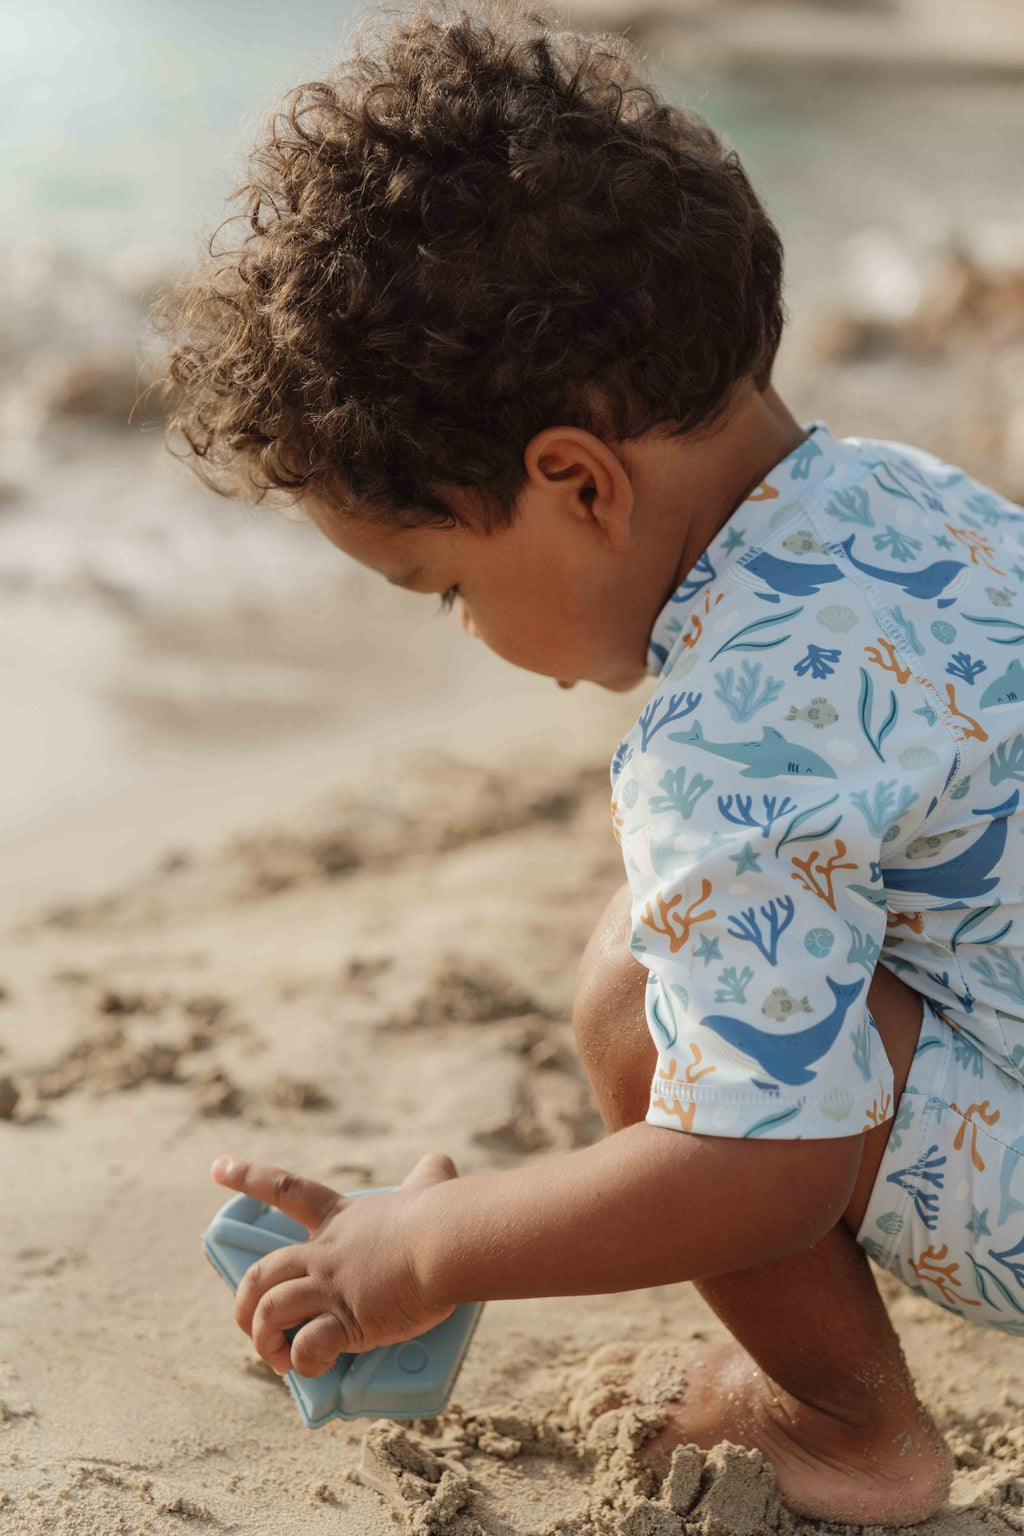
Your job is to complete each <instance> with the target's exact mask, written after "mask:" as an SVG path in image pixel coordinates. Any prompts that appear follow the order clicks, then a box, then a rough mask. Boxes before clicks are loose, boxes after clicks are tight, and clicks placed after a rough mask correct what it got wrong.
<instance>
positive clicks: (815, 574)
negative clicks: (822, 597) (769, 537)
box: [743, 552, 843, 597]
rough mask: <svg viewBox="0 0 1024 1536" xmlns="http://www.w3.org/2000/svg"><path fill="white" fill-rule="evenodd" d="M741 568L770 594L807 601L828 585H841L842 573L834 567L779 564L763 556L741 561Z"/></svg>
mask: <svg viewBox="0 0 1024 1536" xmlns="http://www.w3.org/2000/svg"><path fill="white" fill-rule="evenodd" d="M743 565H744V566H745V567H746V569H747V570H748V571H753V573H754V575H755V576H759V577H760V578H761V580H762V581H763V582H765V584H766V585H767V586H769V587H771V589H772V591H773V592H785V593H786V595H787V597H810V596H811V595H812V594H813V593H815V592H820V591H821V589H822V587H825V586H828V584H829V582H832V581H842V580H843V573H842V571H841V570H840V569H839V568H838V566H835V565H807V564H802V563H801V562H800V561H799V560H780V559H779V557H778V556H777V555H769V554H766V553H764V552H762V553H761V554H757V555H754V556H752V557H751V558H750V559H747V560H744V561H743Z"/></svg>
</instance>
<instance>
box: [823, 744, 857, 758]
mask: <svg viewBox="0 0 1024 1536" xmlns="http://www.w3.org/2000/svg"><path fill="white" fill-rule="evenodd" d="M825 751H826V752H828V753H829V754H830V756H832V757H834V758H835V760H836V762H837V763H852V762H853V760H854V758H855V757H856V756H857V747H856V743H855V742H852V741H830V742H829V743H828V745H827V746H826V748H825Z"/></svg>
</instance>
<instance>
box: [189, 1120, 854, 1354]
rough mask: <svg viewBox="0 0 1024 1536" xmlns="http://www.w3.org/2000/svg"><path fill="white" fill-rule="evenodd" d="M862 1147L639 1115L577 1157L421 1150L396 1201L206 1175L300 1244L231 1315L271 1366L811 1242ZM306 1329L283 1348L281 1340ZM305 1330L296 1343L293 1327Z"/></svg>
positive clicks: (240, 1174)
mask: <svg viewBox="0 0 1024 1536" xmlns="http://www.w3.org/2000/svg"><path fill="white" fill-rule="evenodd" d="M862 1147H863V1137H862V1136H853V1137H843V1138H836V1139H834V1140H828V1141H788V1142H787V1141H771V1142H768V1141H758V1142H757V1143H756V1145H755V1144H753V1143H751V1142H748V1141H743V1140H734V1139H731V1138H722V1137H708V1136H692V1135H686V1134H680V1133H679V1132H668V1131H665V1130H663V1129H660V1128H659V1127H656V1126H651V1125H648V1124H646V1123H640V1124H638V1125H632V1126H629V1127H628V1128H627V1129H625V1130H622V1131H618V1132H616V1133H615V1134H614V1135H612V1136H609V1137H607V1138H606V1139H605V1140H604V1141H601V1142H598V1143H597V1144H596V1145H595V1146H592V1147H587V1148H585V1149H584V1150H582V1151H579V1152H571V1153H569V1154H568V1155H566V1156H563V1157H559V1158H553V1159H550V1160H547V1161H544V1162H541V1163H537V1164H534V1165H533V1166H531V1167H527V1168H520V1169H516V1170H513V1171H511V1172H507V1173H491V1174H480V1175H475V1176H473V1177H470V1178H465V1179H457V1178H455V1177H454V1169H453V1168H452V1165H451V1164H450V1162H448V1160H447V1159H443V1158H437V1157H434V1158H426V1159H424V1160H423V1161H422V1162H421V1163H420V1164H419V1165H418V1166H417V1168H416V1170H414V1173H413V1174H412V1175H410V1178H409V1179H408V1180H407V1181H406V1183H405V1185H403V1186H402V1188H401V1189H400V1190H397V1191H395V1192H394V1193H393V1194H386V1195H372V1196H364V1197H362V1198H360V1199H358V1200H353V1201H350V1202H346V1201H345V1200H344V1198H343V1197H342V1196H340V1195H338V1194H336V1193H335V1191H333V1190H330V1189H327V1188H326V1186H324V1185H322V1184H316V1183H314V1182H313V1181H311V1180H305V1179H300V1178H296V1177H294V1176H292V1175H282V1171H281V1170H280V1169H272V1168H260V1167H256V1166H254V1165H251V1164H247V1163H242V1162H235V1163H233V1164H231V1165H230V1168H225V1167H223V1166H222V1165H221V1164H217V1165H215V1170H216V1171H215V1177H216V1178H217V1180H218V1182H219V1183H222V1184H226V1185H227V1186H228V1187H229V1188H231V1189H237V1190H242V1191H244V1192H245V1193H246V1194H250V1195H254V1196H255V1197H256V1198H257V1199H260V1200H265V1201H268V1202H269V1203H271V1204H273V1205H276V1206H278V1207H279V1208H280V1209H281V1210H283V1211H285V1212H286V1213H287V1214H288V1215H290V1216H293V1217H294V1218H295V1219H296V1220H298V1221H300V1222H302V1224H303V1225H304V1226H306V1227H307V1228H308V1229H309V1230H310V1233H311V1237H310V1241H308V1242H306V1243H301V1244H298V1245H296V1246H295V1247H293V1248H288V1249H282V1250H280V1252H279V1253H275V1254H272V1255H270V1256H269V1257H268V1258H266V1259H262V1260H260V1261H259V1263H258V1264H256V1265H254V1266H253V1268H252V1269H250V1270H249V1272H248V1274H247V1275H246V1277H245V1279H244V1280H243V1282H242V1284H241V1286H240V1287H239V1290H238V1296H237V1300H236V1309H235V1316H236V1318H237V1320H238V1323H239V1326H240V1327H242V1328H243V1329H244V1330H245V1331H246V1332H247V1333H251V1335H252V1338H253V1342H254V1344H255V1345H256V1348H257V1349H258V1351H259V1352H260V1354H261V1355H263V1357H264V1358H265V1359H266V1360H267V1361H268V1362H269V1363H270V1364H271V1365H272V1366H273V1367H274V1369H275V1370H278V1371H284V1370H287V1369H289V1368H291V1367H292V1366H294V1368H295V1369H297V1370H299V1371H301V1372H302V1374H303V1375H311V1376H315V1375H317V1374H319V1373H320V1372H322V1371H324V1370H327V1369H328V1368H329V1367H330V1366H331V1365H332V1364H333V1362H334V1360H335V1358H336V1357H337V1355H338V1354H339V1353H341V1352H342V1351H362V1350H366V1349H372V1348H373V1347H374V1346H376V1345H379V1344H388V1343H395V1342H397V1341H398V1340H399V1339H403V1338H411V1337H413V1336H414V1335H415V1334H417V1333H421V1332H423V1331H424V1330H425V1329H426V1328H428V1327H431V1326H432V1325H433V1324H434V1323H437V1322H439V1321H440V1320H441V1319H442V1318H443V1317H445V1316H447V1314H448V1313H449V1312H450V1311H451V1309H452V1307H453V1306H455V1305H456V1304H457V1303H459V1302H463V1301H489V1300H498V1299H499V1298H504V1297H525V1296H557V1295H583V1294H587V1293H592V1292H605V1291H620V1290H631V1289H636V1288H640V1287H645V1286H649V1285H664V1284H668V1283H670V1282H672V1281H678V1280H691V1279H695V1278H698V1277H701V1276H706V1275H715V1274H724V1273H727V1272H728V1271H730V1270H734V1269H746V1268H750V1267H752V1266H754V1265H758V1264H765V1263H771V1262H773V1261H774V1260H777V1259H781V1258H784V1257H786V1256H787V1255H789V1254H792V1253H796V1252H799V1251H801V1250H803V1249H806V1248H809V1247H810V1246H811V1245H812V1244H813V1243H815V1242H816V1241H817V1240H818V1239H819V1238H820V1237H822V1236H823V1235H824V1234H825V1233H826V1232H827V1231H829V1230H830V1228H831V1227H833V1226H834V1225H835V1224H836V1222H837V1221H838V1220H839V1218H840V1216H841V1215H842V1212H843V1210H844V1208H845V1206H846V1204H847V1201H848V1200H849V1197H850V1193H851V1190H852V1188H853V1184H854V1180H855V1178H856V1174H857V1169H858V1166H859V1162H860V1156H861V1151H862ZM309 1319H314V1320H315V1321H314V1322H313V1323H312V1324H311V1326H310V1328H309V1329H308V1330H303V1333H300V1334H299V1335H298V1336H297V1337H296V1339H295V1341H294V1343H293V1346H292V1348H291V1349H289V1346H288V1343H287V1340H286V1339H285V1337H284V1330H285V1329H286V1328H289V1329H290V1328H294V1327H296V1326H297V1325H299V1324H301V1323H305V1322H307V1320H309ZM304 1334H306V1336H305V1337H304V1336H303V1335H304Z"/></svg>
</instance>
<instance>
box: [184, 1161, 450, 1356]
mask: <svg viewBox="0 0 1024 1536" xmlns="http://www.w3.org/2000/svg"><path fill="white" fill-rule="evenodd" d="M211 1173H212V1175H213V1177H214V1179H215V1180H216V1182H217V1183H218V1184H224V1185H226V1186H227V1188H228V1189H236V1190H238V1191H240V1193H242V1194H246V1195H252V1196H253V1197H254V1199H256V1200H263V1201H265V1202H266V1203H267V1204H268V1205H274V1206H276V1207H277V1209H278V1210H279V1211H283V1212H284V1214H285V1215H286V1216H291V1217H292V1218H293V1219H294V1220H295V1221H298V1222H301V1223H302V1225H303V1226H304V1227H306V1228H307V1230H308V1231H309V1240H308V1242H304V1243H293V1244H291V1245H290V1246H289V1247H287V1248H281V1249H279V1250H278V1251H277V1252H276V1253H271V1254H268V1255H267V1257H266V1258H262V1259H259V1260H258V1261H257V1262H256V1263H255V1264H253V1265H252V1267H251V1268H250V1269H248V1270H247V1271H246V1273H245V1275H244V1276H243V1278H242V1283H241V1285H239V1287H238V1292H237V1294H236V1297H235V1321H236V1322H237V1323H238V1326H239V1327H240V1328H241V1329H242V1330H243V1332H245V1333H247V1334H249V1336H250V1338H251V1339H252V1342H253V1344H254V1345H255V1347H256V1349H257V1351H258V1353H259V1354H260V1355H262V1357H263V1359H264V1360H266V1362H267V1364H268V1365H270V1366H272V1367H273V1369H274V1370H275V1371H277V1372H278V1374H279V1375H284V1373H285V1371H288V1370H293V1369H294V1370H296V1371H298V1372H299V1374H300V1375H302V1376H322V1375H323V1373H324V1372H325V1371H329V1370H330V1368H331V1366H332V1365H333V1364H334V1362H335V1360H336V1359H337V1357H338V1355H339V1354H342V1353H343V1352H345V1353H351V1354H361V1353H363V1352H365V1351H366V1350H369V1349H375V1348H376V1347H377V1346H378V1345H380V1344H398V1343H400V1342H401V1341H402V1340H403V1339H411V1338H415V1336H416V1335H417V1334H419V1333H425V1332H426V1330H427V1329H428V1328H432V1327H433V1326H434V1324H435V1323H440V1322H443V1320H444V1319H445V1318H446V1317H448V1316H449V1315H450V1314H451V1312H452V1311H453V1310H454V1308H452V1307H451V1306H447V1307H444V1306H438V1305H437V1304H436V1303H434V1304H433V1305H432V1304H431V1302H430V1300H429V1298H427V1297H424V1296H423V1294H422V1292H421V1288H420V1285H419V1282H418V1279H417V1275H416V1271H415V1266H414V1263H413V1260H412V1255H411V1253H410V1247H411V1243H410V1231H411V1229H412V1226H413V1224H412V1223H410V1221H409V1215H410V1212H411V1209H412V1207H413V1206H414V1205H415V1203H416V1201H417V1199H418V1198H420V1197H421V1196H422V1194H423V1191H424V1190H425V1189H427V1188H429V1187H431V1186H432V1185H434V1184H440V1183H443V1182H444V1181H445V1180H446V1179H454V1178H455V1177H456V1176H457V1175H456V1171H455V1166H454V1164H453V1163H452V1161H451V1159H450V1158H448V1157H444V1156H442V1155H440V1154H438V1153H433V1154H431V1155H429V1156H427V1157H423V1158H421V1159H420V1161H419V1162H418V1163H417V1164H416V1167H415V1168H414V1169H413V1171H412V1173H410V1174H409V1177H408V1178H407V1179H406V1180H405V1182H404V1183H403V1185H402V1187H401V1189H397V1190H395V1191H394V1192H393V1193H391V1194H386V1195H364V1196H361V1197H360V1198H359V1199H358V1200H346V1199H345V1197H344V1195H339V1194H338V1193H337V1192H336V1191H335V1190H333V1189H328V1188H327V1186H326V1185H325V1184H317V1183H316V1182H315V1181H314V1180H313V1179H302V1178H299V1177H298V1176H297V1175H296V1174H292V1173H286V1172H285V1170H284V1169H283V1168H269V1167H263V1166H260V1165H258V1164H254V1163H245V1162H238V1161H235V1160H233V1159H231V1158H219V1159H218V1160H217V1162H215V1163H214V1165H213V1168H212V1169H211ZM296 1327H298V1329H299V1331H298V1333H297V1334H296V1335H295V1337H294V1339H293V1340H292V1343H291V1345H289V1343H288V1340H287V1339H286V1337H285V1333H284V1330H285V1329H286V1328H296Z"/></svg>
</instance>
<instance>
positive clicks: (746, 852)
mask: <svg viewBox="0 0 1024 1536" xmlns="http://www.w3.org/2000/svg"><path fill="white" fill-rule="evenodd" d="M729 857H730V859H731V860H732V862H733V863H734V864H735V865H736V873H737V874H738V875H743V874H746V872H747V870H748V869H752V870H753V871H754V873H755V875H759V874H760V873H761V855H760V854H759V853H755V852H754V850H753V848H752V847H751V846H750V844H749V843H744V844H743V847H742V848H741V849H740V851H739V853H730V855H729Z"/></svg>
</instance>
